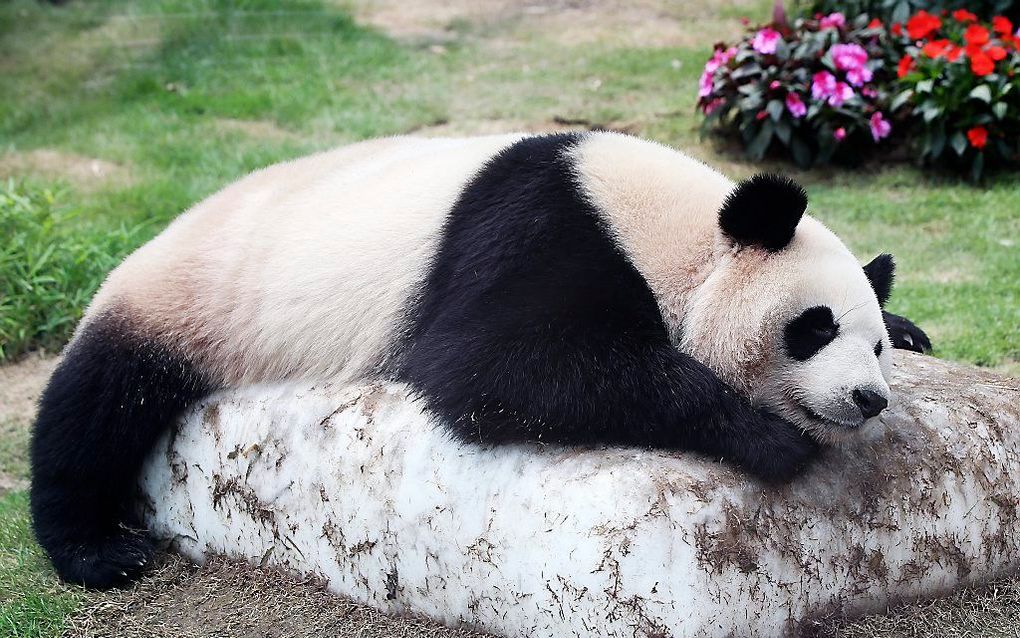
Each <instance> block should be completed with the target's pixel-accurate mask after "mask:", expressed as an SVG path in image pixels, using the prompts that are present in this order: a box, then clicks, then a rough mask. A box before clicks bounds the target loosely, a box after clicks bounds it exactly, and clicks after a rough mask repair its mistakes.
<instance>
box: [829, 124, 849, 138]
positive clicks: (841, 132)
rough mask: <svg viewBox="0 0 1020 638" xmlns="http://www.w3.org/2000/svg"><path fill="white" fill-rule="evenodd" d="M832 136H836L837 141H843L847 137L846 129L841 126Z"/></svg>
mask: <svg viewBox="0 0 1020 638" xmlns="http://www.w3.org/2000/svg"><path fill="white" fill-rule="evenodd" d="M832 136H833V137H834V138H836V141H837V142H842V141H843V138H845V137H846V129H845V128H843V127H842V126H841V127H839V128H838V129H836V130H835V131H833V132H832Z"/></svg>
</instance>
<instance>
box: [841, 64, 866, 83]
mask: <svg viewBox="0 0 1020 638" xmlns="http://www.w3.org/2000/svg"><path fill="white" fill-rule="evenodd" d="M846 81H847V82H849V83H850V84H852V85H854V86H860V85H862V84H864V83H865V82H871V69H869V68H868V67H866V66H862V67H861V68H859V69H850V70H849V71H847V72H846Z"/></svg>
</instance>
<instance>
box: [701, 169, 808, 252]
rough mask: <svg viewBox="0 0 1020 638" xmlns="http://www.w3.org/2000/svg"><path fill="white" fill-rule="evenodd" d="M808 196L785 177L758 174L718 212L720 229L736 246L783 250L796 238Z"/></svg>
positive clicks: (728, 199)
mask: <svg viewBox="0 0 1020 638" xmlns="http://www.w3.org/2000/svg"><path fill="white" fill-rule="evenodd" d="M806 208H807V193H806V192H805V191H804V189H803V188H802V187H801V186H800V184H798V183H797V182H795V181H793V180H792V179H790V178H789V177H785V176H783V175H776V174H774V173H758V174H757V175H754V176H752V177H750V178H749V179H745V180H744V181H742V182H740V183H739V184H737V186H736V188H734V189H733V191H732V192H731V193H730V194H729V195H727V196H726V201H725V202H723V205H722V208H721V209H720V210H719V228H720V229H722V232H723V234H724V235H726V236H727V237H728V238H729V239H730V240H732V241H733V243H734V244H737V245H742V246H762V247H763V248H766V249H768V250H781V249H783V248H785V247H786V245H787V244H789V243H790V240H791V239H793V234H794V231H796V229H797V224H798V223H800V218H801V217H802V216H803V215H804V210H805V209H806Z"/></svg>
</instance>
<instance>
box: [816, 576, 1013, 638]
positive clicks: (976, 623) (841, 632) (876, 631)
mask: <svg viewBox="0 0 1020 638" xmlns="http://www.w3.org/2000/svg"><path fill="white" fill-rule="evenodd" d="M819 634H820V635H821V636H825V637H826V638H876V637H883V638H922V637H931V636H937V637H938V638H965V637H966V638H979V637H980V638H1017V637H1018V636H1020V581H1018V580H1015V579H1014V580H1003V581H1000V582H998V583H994V584H991V585H988V586H985V587H981V588H978V589H967V590H963V591H961V592H958V593H956V594H954V595H953V596H950V597H948V598H941V599H937V600H929V601H924V602H917V603H913V604H910V605H905V606H903V607H899V608H896V609H893V610H890V613H888V614H886V615H874V616H865V617H864V618H858V619H856V620H850V621H848V620H838V619H834V620H830V621H829V623H827V627H825V628H824V629H823V630H822V631H820V632H819Z"/></svg>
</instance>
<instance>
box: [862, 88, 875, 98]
mask: <svg viewBox="0 0 1020 638" xmlns="http://www.w3.org/2000/svg"><path fill="white" fill-rule="evenodd" d="M861 95H863V96H864V97H871V98H875V97H878V91H876V90H875V89H873V88H871V87H870V86H866V87H864V88H863V89H861Z"/></svg>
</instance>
